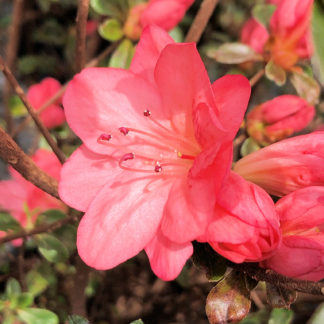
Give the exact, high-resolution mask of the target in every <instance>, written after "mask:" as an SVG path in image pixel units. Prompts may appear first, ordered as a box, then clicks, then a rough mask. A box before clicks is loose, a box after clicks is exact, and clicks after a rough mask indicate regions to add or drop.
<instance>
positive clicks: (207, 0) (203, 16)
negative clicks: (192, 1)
mask: <svg viewBox="0 0 324 324" xmlns="http://www.w3.org/2000/svg"><path fill="white" fill-rule="evenodd" d="M217 3H218V0H204V1H203V2H202V4H201V6H200V9H199V11H198V13H197V15H196V17H195V19H194V21H193V23H192V25H191V27H190V29H189V31H188V34H187V36H186V38H185V42H195V43H198V41H199V40H200V37H201V35H202V33H203V32H204V30H205V28H206V26H207V23H208V21H209V19H210V17H211V15H212V14H213V12H214V9H215V7H216V5H217Z"/></svg>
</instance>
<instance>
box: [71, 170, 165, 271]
mask: <svg viewBox="0 0 324 324" xmlns="http://www.w3.org/2000/svg"><path fill="white" fill-rule="evenodd" d="M133 174H134V175H135V173H133ZM133 174H132V173H131V172H123V173H122V174H121V175H120V177H119V179H118V180H116V181H115V182H114V183H112V184H108V185H106V186H105V187H104V188H103V189H102V190H101V191H100V192H99V193H98V194H97V196H96V198H95V199H94V200H93V202H92V203H91V204H90V206H89V208H88V210H87V212H86V213H85V215H84V216H83V218H82V220H81V222H80V225H79V228H78V235H77V247H78V252H79V255H80V257H81V258H82V259H83V261H84V262H85V263H87V264H88V265H89V266H91V267H93V268H96V269H102V270H103V269H110V268H113V267H115V266H117V265H118V264H120V263H122V262H124V261H126V260H127V259H129V258H131V257H133V256H134V255H136V254H137V253H138V252H140V251H141V250H142V249H143V248H144V247H145V246H146V245H147V244H148V243H149V242H150V241H151V240H152V238H153V236H154V235H155V233H156V231H157V229H158V227H159V224H160V220H161V217H162V213H163V208H164V205H165V202H166V199H167V196H168V192H169V188H170V184H169V183H168V182H163V180H159V179H160V178H155V177H152V176H151V177H143V178H135V177H134V175H133ZM157 179H158V180H157ZM155 180H156V181H155Z"/></svg>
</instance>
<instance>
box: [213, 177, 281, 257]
mask: <svg viewBox="0 0 324 324" xmlns="http://www.w3.org/2000/svg"><path fill="white" fill-rule="evenodd" d="M280 239H281V235H280V230H279V219H278V215H277V213H276V211H275V207H274V203H273V201H272V199H271V198H270V196H269V195H268V194H267V193H266V192H265V191H264V190H262V189H261V188H260V187H258V186H256V185H255V184H253V183H250V182H247V181H245V180H244V179H243V178H242V177H240V176H239V175H238V174H236V173H234V172H231V174H230V177H229V180H228V182H226V184H225V185H224V186H223V188H222V190H221V195H220V198H219V199H218V200H217V205H216V208H215V213H214V220H213V221H212V222H211V223H210V225H209V227H208V232H207V241H208V243H209V244H210V245H211V246H212V247H213V248H214V249H215V251H217V252H218V253H219V254H221V255H223V256H224V257H225V258H227V259H229V260H231V261H233V262H236V263H241V262H245V261H252V262H255V261H260V260H263V259H265V258H267V257H269V255H271V254H272V253H273V251H274V250H275V249H276V248H277V246H278V243H279V242H280Z"/></svg>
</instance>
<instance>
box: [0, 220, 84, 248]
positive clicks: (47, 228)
mask: <svg viewBox="0 0 324 324" xmlns="http://www.w3.org/2000/svg"><path fill="white" fill-rule="evenodd" d="M78 220H79V216H77V215H69V216H67V217H65V218H62V219H60V220H58V221H56V222H54V223H51V224H43V225H39V226H37V227H35V228H33V229H31V230H29V231H26V230H22V231H20V232H17V233H12V234H8V235H6V236H4V237H2V238H0V244H3V243H6V242H10V241H12V240H16V239H19V238H26V237H28V236H33V235H36V234H41V233H49V232H52V231H54V230H56V229H58V228H60V227H62V226H63V225H65V224H69V223H72V222H76V221H78Z"/></svg>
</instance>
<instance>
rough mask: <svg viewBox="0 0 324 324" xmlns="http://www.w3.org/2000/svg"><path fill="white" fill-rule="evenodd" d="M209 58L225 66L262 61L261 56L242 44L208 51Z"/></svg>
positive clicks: (225, 45)
mask: <svg viewBox="0 0 324 324" xmlns="http://www.w3.org/2000/svg"><path fill="white" fill-rule="evenodd" d="M206 54H207V56H208V57H210V58H213V59H215V60H216V61H217V62H219V63H224V64H240V63H244V62H248V61H262V60H263V58H262V56H261V55H259V54H258V53H256V52H255V51H254V50H253V49H252V48H251V47H249V46H248V45H245V44H242V43H225V44H223V45H221V46H219V47H218V48H217V49H216V50H215V49H213V50H212V49H210V50H208V51H207V53H206Z"/></svg>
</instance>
